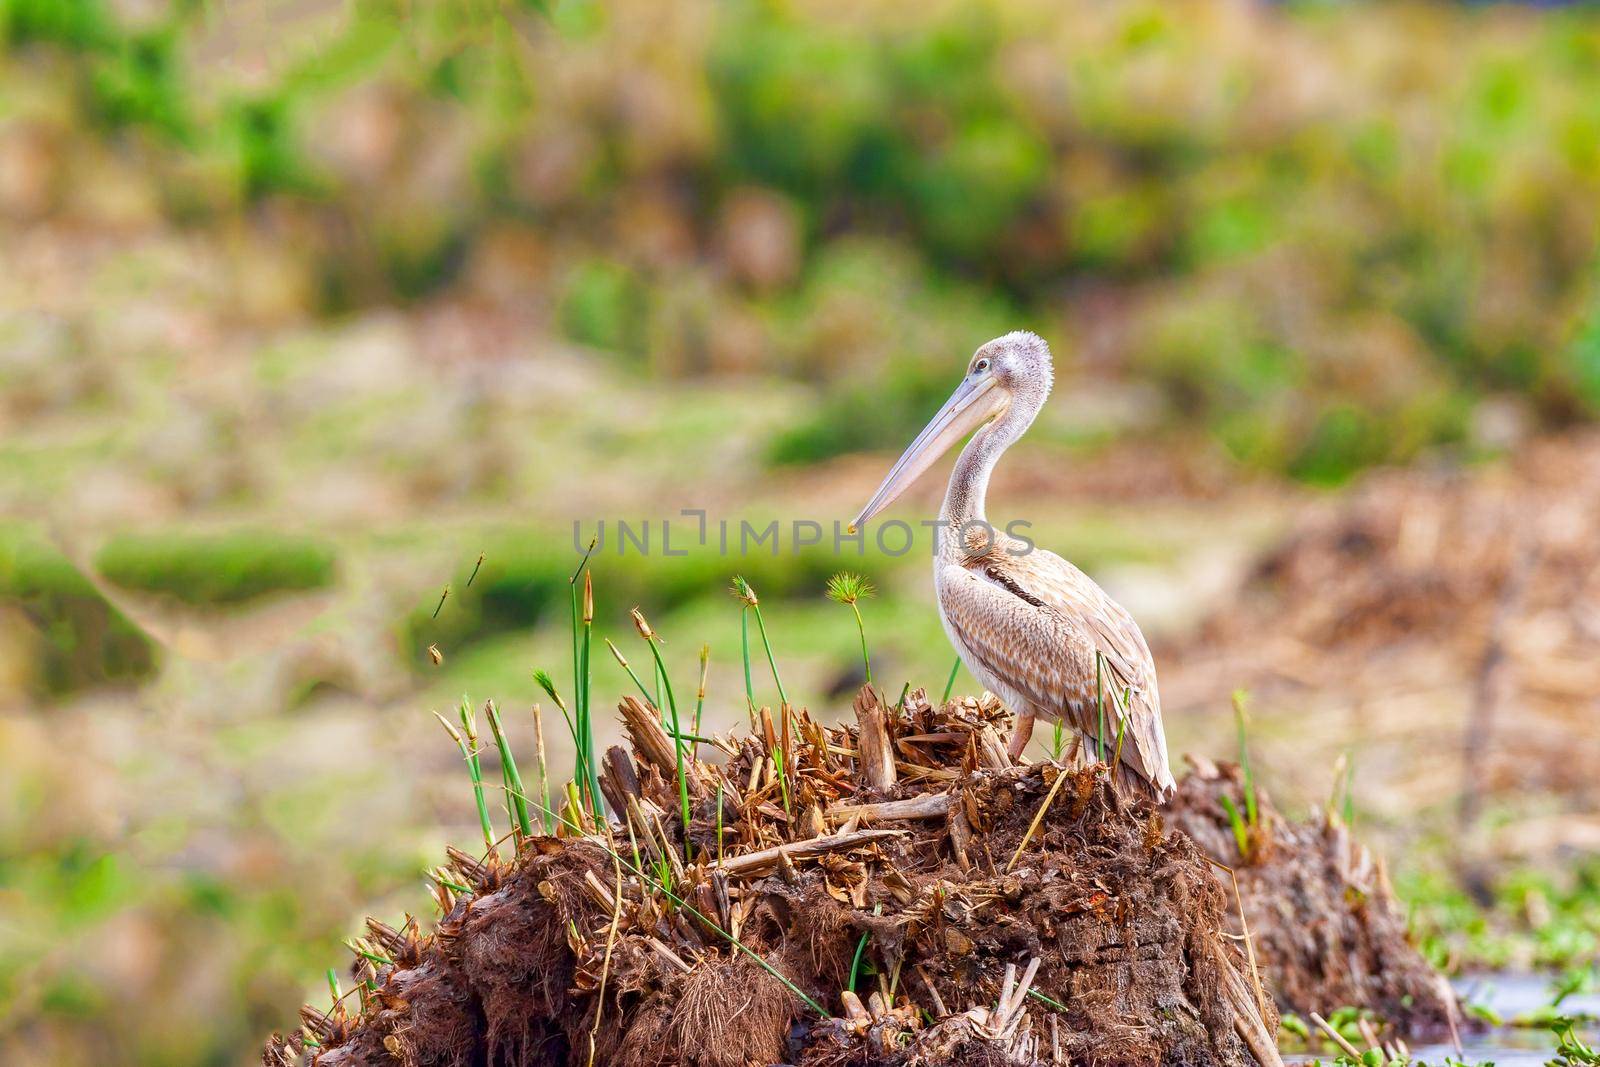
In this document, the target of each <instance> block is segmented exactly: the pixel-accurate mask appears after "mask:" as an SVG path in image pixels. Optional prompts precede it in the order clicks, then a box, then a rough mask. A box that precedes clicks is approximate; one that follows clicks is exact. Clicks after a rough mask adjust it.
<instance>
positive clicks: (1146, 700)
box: [851, 330, 1176, 801]
mask: <svg viewBox="0 0 1600 1067" xmlns="http://www.w3.org/2000/svg"><path fill="white" fill-rule="evenodd" d="M1053 378H1054V372H1053V370H1052V367H1051V361H1050V346H1049V345H1047V344H1045V342H1044V339H1043V338H1042V337H1039V336H1038V335H1037V334H1032V333H1028V332H1026V331H1020V330H1019V331H1017V332H1015V333H1008V334H1006V335H1005V336H1004V337H997V338H995V339H994V340H993V341H990V342H989V343H988V344H986V345H984V346H983V347H982V348H980V349H978V351H977V352H976V353H975V354H974V355H973V357H972V362H971V364H970V365H969V366H968V367H967V373H966V377H964V378H963V379H962V380H961V384H960V385H959V386H958V387H957V388H956V391H955V393H954V394H953V395H952V396H951V397H950V399H949V400H948V401H946V402H945V405H944V407H942V408H940V409H939V413H938V414H937V415H935V416H934V417H933V421H931V422H929V423H928V425H927V426H926V427H924V428H923V431H922V432H921V433H920V434H918V435H917V439H916V440H915V441H913V442H911V447H909V448H907V449H906V451H905V454H904V455H902V456H901V457H900V458H899V460H897V461H896V462H895V465H894V467H893V468H891V469H890V471H889V474H888V476H887V477H885V478H884V480H883V484H882V485H880V486H879V487H878V491H877V492H876V493H875V494H873V497H872V499H871V500H870V501H868V502H867V506H866V507H864V508H862V509H861V514H859V515H857V516H856V519H855V522H854V523H852V524H851V528H852V529H856V528H859V527H861V526H862V525H863V524H865V523H866V522H867V520H869V519H871V518H872V517H873V516H874V515H876V514H878V513H879V512H880V511H882V510H883V509H884V508H886V507H888V506H889V505H890V504H891V503H893V502H894V500H895V499H896V498H898V497H899V496H900V495H901V494H902V493H904V492H905V491H906V490H907V489H908V488H910V487H911V485H912V483H913V482H915V481H916V480H917V478H919V477H920V476H921V475H922V474H923V472H925V471H926V470H927V469H928V468H929V467H931V466H932V465H933V464H934V462H935V461H936V460H938V459H939V457H940V456H942V455H944V454H945V453H946V452H948V451H949V450H950V449H951V448H952V447H953V446H954V445H955V444H956V443H957V442H958V441H960V440H961V439H962V438H963V437H965V436H966V435H967V434H968V433H972V431H973V430H976V431H977V432H976V433H973V434H972V439H971V440H970V441H968V442H967V445H966V447H965V448H963V449H962V450H961V455H960V457H959V458H958V459H957V460H956V465H955V470H953V471H952V472H951V474H950V486H949V488H948V489H946V490H945V496H944V506H943V508H941V510H940V513H939V518H940V520H941V525H940V527H939V532H938V547H937V550H936V551H935V553H934V560H933V585H934V589H935V591H936V592H937V594H938V600H939V617H940V619H941V620H943V622H944V628H945V632H946V633H947V634H949V635H950V640H951V642H952V643H953V644H954V645H955V646H956V650H957V651H958V652H959V653H960V655H961V659H962V662H964V663H965V664H966V665H967V669H968V670H970V671H971V672H972V674H973V676H974V677H975V678H977V679H978V681H980V682H981V683H983V685H984V686H985V687H986V688H987V689H988V690H989V691H990V692H992V693H994V694H996V695H997V696H999V697H1000V699H1002V700H1003V701H1005V703H1006V706H1007V707H1009V708H1010V709H1011V711H1012V712H1013V713H1014V714H1015V715H1016V717H1017V725H1016V729H1015V731H1014V732H1013V734H1012V737H1011V745H1010V750H1011V756H1012V758H1013V759H1016V758H1017V757H1019V756H1021V755H1022V750H1023V748H1024V747H1025V746H1026V745H1027V743H1028V738H1029V737H1030V736H1031V735H1032V733H1033V723H1034V719H1035V718H1036V717H1038V716H1043V717H1044V718H1046V719H1050V720H1053V721H1054V720H1060V721H1062V722H1065V723H1066V724H1067V725H1068V726H1070V727H1071V728H1072V729H1073V730H1074V731H1076V732H1077V734H1078V736H1079V737H1081V738H1082V739H1083V741H1084V743H1085V744H1086V745H1087V746H1088V747H1089V748H1090V750H1091V751H1094V750H1095V746H1096V745H1097V744H1103V745H1104V752H1103V757H1104V758H1105V759H1106V761H1107V762H1111V761H1112V759H1113V752H1114V751H1115V746H1116V739H1117V738H1118V737H1119V736H1122V745H1121V754H1120V760H1119V761H1118V762H1117V766H1116V767H1115V773H1116V775H1117V778H1118V780H1119V782H1121V783H1124V784H1128V785H1133V786H1136V787H1138V788H1140V789H1141V790H1143V791H1144V792H1146V793H1148V794H1149V795H1150V796H1151V797H1153V798H1155V799H1156V800H1157V801H1163V800H1165V799H1166V798H1167V797H1168V796H1170V795H1171V793H1172V790H1173V789H1175V788H1176V783H1175V782H1174V781H1173V779H1172V770H1171V768H1170V767H1168V766H1167V742H1166V737H1165V736H1164V735H1163V733H1162V729H1161V697H1160V695H1159V693H1158V692H1157V690H1156V669H1155V663H1154V662H1152V660H1151V658H1150V648H1149V646H1148V645H1147V644H1145V640H1144V635H1143V634H1142V633H1140V632H1139V626H1138V624H1137V623H1135V622H1134V621H1133V617H1132V616H1131V615H1129V614H1128V612H1127V611H1126V610H1125V609H1124V608H1123V607H1122V605H1120V604H1118V603H1117V602H1116V601H1114V600H1112V599H1111V598H1110V597H1109V596H1107V595H1106V593H1105V591H1104V590H1103V589H1101V588H1100V587H1099V586H1098V585H1096V584H1095V583H1094V582H1093V580H1091V579H1090V578H1089V576H1088V575H1086V574H1084V573H1083V572H1082V571H1080V570H1079V569H1078V568H1077V567H1074V566H1073V565H1072V564H1070V563H1068V562H1067V561H1066V560H1064V559H1062V558H1061V557H1060V556H1058V555H1056V554H1055V553H1053V552H1047V551H1045V550H1043V549H1038V548H1034V547H1033V546H1032V545H1031V543H1030V542H1027V541H1024V540H1020V539H1018V538H1014V537H1011V536H1008V535H1007V534H1004V533H1001V532H1000V531H998V530H996V529H994V527H992V526H991V525H990V524H989V522H988V520H987V518H986V517H985V515H984V496H985V494H986V493H987V492H988V488H989V475H990V473H991V472H993V470H994V467H995V464H996V463H997V462H999V459H1000V457H1001V455H1002V454H1004V452H1005V450H1006V449H1007V448H1009V447H1010V446H1011V444H1012V443H1013V442H1015V441H1016V440H1017V439H1018V438H1019V437H1021V436H1022V435H1023V433H1025V432H1026V431H1027V429H1028V427H1029V425H1031V424H1032V422H1033V420H1034V417H1035V416H1036V415H1038V414H1039V410H1040V409H1041V408H1042V407H1044V402H1045V399H1046V398H1047V397H1049V395H1050V384H1051V381H1052V380H1053ZM1124 703H1126V710H1124ZM1102 709H1103V714H1102Z"/></svg>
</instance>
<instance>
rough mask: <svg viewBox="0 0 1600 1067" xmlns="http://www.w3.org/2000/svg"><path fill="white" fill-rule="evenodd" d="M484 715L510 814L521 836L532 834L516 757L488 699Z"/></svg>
mask: <svg viewBox="0 0 1600 1067" xmlns="http://www.w3.org/2000/svg"><path fill="white" fill-rule="evenodd" d="M483 712H484V717H485V718H487V719H488V720H489V732H490V733H492V734H493V735H494V743H495V747H496V748H498V749H499V750H500V773H501V775H502V776H503V777H504V778H505V783H506V791H507V793H508V794H509V800H510V805H511V814H512V815H513V816H514V817H515V818H516V820H517V832H518V833H520V834H521V835H522V836H523V837H532V836H533V823H532V821H531V820H530V819H529V818H528V801H527V799H526V793H525V792H524V790H523V788H522V774H521V773H520V772H519V771H518V770H517V758H516V756H515V755H513V754H512V752H511V741H510V739H508V738H507V737H506V731H505V727H504V726H503V725H502V724H501V722H500V709H498V708H496V707H495V706H494V701H492V700H491V701H489V702H488V703H487V704H485V705H484V706H483Z"/></svg>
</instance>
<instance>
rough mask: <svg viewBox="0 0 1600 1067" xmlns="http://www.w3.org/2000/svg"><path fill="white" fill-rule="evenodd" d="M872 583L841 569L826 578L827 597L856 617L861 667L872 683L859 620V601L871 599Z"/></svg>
mask: <svg viewBox="0 0 1600 1067" xmlns="http://www.w3.org/2000/svg"><path fill="white" fill-rule="evenodd" d="M874 592H875V591H874V590H873V588H872V583H871V582H869V581H867V580H866V579H865V578H863V577H861V575H859V574H849V573H847V572H843V571H841V572H840V573H838V574H835V575H834V576H833V577H832V578H829V579H828V599H829V600H832V601H833V602H834V603H836V604H844V605H846V606H847V607H849V609H850V610H851V612H852V613H854V615H855V617H856V633H857V634H859V635H860V637H861V667H862V670H864V671H865V672H866V675H867V684H868V685H871V684H872V657H871V656H870V655H869V654H868V652H867V627H866V624H865V623H863V622H862V621H861V607H860V603H859V602H860V601H862V600H868V599H871V597H872V596H873V594H874Z"/></svg>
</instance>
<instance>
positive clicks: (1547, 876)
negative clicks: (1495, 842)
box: [1399, 855, 1600, 971]
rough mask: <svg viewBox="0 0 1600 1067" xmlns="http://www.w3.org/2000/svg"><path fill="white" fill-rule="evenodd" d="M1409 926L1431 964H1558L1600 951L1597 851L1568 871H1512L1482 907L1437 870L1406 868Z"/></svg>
mask: <svg viewBox="0 0 1600 1067" xmlns="http://www.w3.org/2000/svg"><path fill="white" fill-rule="evenodd" d="M1399 889H1400V896H1401V899H1403V900H1405V901H1407V902H1408V904H1409V905H1410V908H1411V927H1412V931H1413V933H1414V935H1415V936H1416V938H1417V940H1418V942H1419V943H1420V945H1421V947H1422V949H1423V952H1424V953H1425V954H1426V955H1427V957H1428V958H1429V959H1430V960H1431V961H1432V962H1433V963H1434V965H1435V966H1438V967H1441V968H1446V969H1448V970H1451V971H1461V970H1475V969H1490V970H1493V969H1508V968H1509V969H1512V970H1518V971H1520V970H1526V969H1528V968H1532V967H1538V968H1550V969H1562V968H1567V967H1572V966H1575V965H1576V966H1582V965H1585V964H1588V963H1591V962H1592V961H1594V960H1595V959H1596V958H1600V858H1596V857H1594V856H1592V855H1591V856H1579V857H1578V858H1577V860H1576V862H1574V863H1572V864H1571V865H1570V866H1569V867H1568V868H1567V869H1566V870H1561V871H1550V870H1542V871H1540V870H1515V869H1513V870H1509V871H1506V872H1503V874H1502V876H1501V877H1500V878H1499V879H1498V880H1497V883H1496V884H1495V885H1494V886H1493V887H1492V891H1493V899H1492V900H1491V901H1490V902H1489V904H1488V905H1487V906H1485V905H1484V904H1482V903H1481V902H1479V901H1477V900H1474V899H1473V898H1472V896H1471V895H1470V894H1469V893H1468V892H1467V891H1466V890H1465V889H1463V888H1462V886H1461V884H1460V882H1459V881H1458V880H1457V879H1456V878H1454V877H1452V876H1451V875H1449V874H1446V873H1444V872H1442V871H1439V870H1411V871H1408V872H1407V873H1406V874H1405V875H1404V876H1403V877H1402V879H1401V881H1400V884H1399Z"/></svg>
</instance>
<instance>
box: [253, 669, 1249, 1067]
mask: <svg viewBox="0 0 1600 1067" xmlns="http://www.w3.org/2000/svg"><path fill="white" fill-rule="evenodd" d="M619 711H620V712H621V715H622V718H623V722H624V724H625V726H626V728H627V731H628V735H629V738H630V741H631V746H630V749H631V750H629V749H623V748H621V747H614V748H612V749H610V750H609V751H608V752H607V753H606V754H605V757H604V759H603V760H602V761H601V766H600V771H599V788H600V791H601V792H602V794H603V795H604V798H605V800H606V802H607V804H608V805H609V807H610V809H611V811H612V812H613V813H615V818H614V819H613V820H611V821H597V820H594V819H593V818H592V817H591V816H589V815H588V814H587V813H586V811H585V809H584V808H583V807H582V806H581V805H570V804H569V805H568V806H567V807H566V808H565V809H564V814H563V818H562V821H561V823H560V824H559V825H558V828H557V833H556V834H554V835H550V836H535V835H533V834H522V833H517V834H515V836H514V837H513V839H512V843H513V844H514V845H515V846H516V851H515V855H514V856H512V857H509V858H506V857H502V856H501V855H500V854H499V853H498V852H497V851H496V850H494V849H489V850H486V851H485V852H484V853H483V854H481V855H477V856H473V855H469V854H467V853H464V852H461V851H459V850H452V851H451V852H450V854H449V862H448V863H447V864H446V865H445V866H444V867H442V868H440V869H439V870H437V871H436V872H435V873H434V880H435V886H436V895H437V897H438V902H439V904H440V908H441V911H442V918H441V919H440V920H439V923H438V926H437V928H436V930H435V931H434V933H432V934H431V935H424V934H422V933H421V932H420V930H419V927H418V924H417V923H416V921H415V920H410V919H408V920H407V922H406V924H405V925H404V927H403V928H402V929H400V930H394V929H392V928H390V927H387V926H385V925H384V924H382V923H377V922H373V923H371V924H369V936H368V937H367V938H366V939H365V940H363V941H360V942H355V943H353V944H354V945H355V946H356V947H357V949H358V952H357V957H356V967H355V971H354V972H353V973H354V974H355V977H356V979H357V984H356V987H355V989H354V990H353V991H352V995H347V997H346V999H345V1000H344V1001H343V1002H341V1003H340V1004H339V1005H337V1006H336V1007H335V1008H334V1009H333V1010H331V1011H318V1010H315V1009H310V1008H308V1009H306V1011H305V1013H304V1015H303V1021H304V1024H305V1025H304V1027H303V1028H302V1029H301V1030H300V1031H298V1032H297V1033H296V1034H295V1035H293V1036H291V1037H289V1038H282V1037H275V1038H274V1039H273V1041H272V1043H271V1044H270V1045H269V1047H268V1048H267V1050H266V1055H265V1062H266V1063H267V1064H269V1065H270V1067H282V1065H286V1064H289V1063H295V1062H299V1061H302V1060H303V1061H310V1062H314V1063H316V1064H321V1065H327V1067H333V1065H347V1064H369V1063H370V1064H406V1065H419V1067H420V1065H433V1064H448V1065H457V1067H466V1065H469V1064H478V1063H491V1064H517V1065H536V1064H537V1065H556V1064H586V1063H595V1064H618V1065H622V1067H666V1065H672V1064H685V1065H694V1067H744V1065H746V1064H778V1063H790V1064H799V1065H808V1067H824V1065H827V1067H832V1065H840V1067H842V1065H844V1064H907V1065H910V1064H958V1063H959V1064H1060V1063H1068V1062H1078V1063H1095V1062H1098V1063H1113V1062H1114V1063H1119V1064H1159V1063H1176V1062H1181V1063H1189V1064H1239V1065H1243V1064H1276V1063H1277V1062H1278V1056H1277V1052H1276V1047H1275V1043H1274V1035H1275V1033H1276V1027H1277V1018H1276V1013H1275V1011H1274V1009H1273V1008H1272V1007H1271V1005H1270V1002H1268V1000H1267V998H1266V997H1264V996H1261V995H1260V986H1259V984H1258V981H1259V979H1258V976H1257V975H1256V974H1255V973H1253V971H1252V968H1251V965H1250V963H1249V961H1248V960H1247V958H1246V955H1245V953H1244V951H1243V950H1242V948H1241V946H1240V945H1239V944H1238V943H1237V942H1236V941H1235V940H1233V939H1232V938H1230V937H1229V936H1228V935H1227V934H1226V931H1225V924H1226V922H1227V919H1226V916H1227V913H1228V911H1229V908H1230V906H1231V904H1232V901H1231V900H1230V899H1229V898H1228V896H1227V895H1226V894H1225V892H1224V890H1223V887H1222V883H1221V882H1220V881H1219V880H1218V879H1217V877H1216V876H1215V874H1214V871H1213V868H1212V864H1211V861H1210V860H1208V859H1207V857H1206V856H1205V855H1203V854H1202V852H1201V851H1200V849H1199V848H1198V847H1197V846H1196V845H1195V844H1194V843H1193V842H1192V841H1191V840H1190V838H1189V837H1187V836H1185V835H1184V834H1181V833H1168V832H1167V831H1166V830H1165V829H1164V827H1163V825H1162V816H1161V814H1160V813H1159V812H1157V811H1156V810H1155V809H1154V808H1152V807H1150V806H1149V804H1148V803H1146V802H1144V801H1142V800H1134V799H1130V798H1125V797H1123V796H1121V795H1119V794H1118V793H1117V792H1116V791H1115V789H1114V788H1113V787H1112V785H1111V784H1110V783H1109V782H1108V781H1107V778H1106V772H1105V768H1104V767H1103V766H1101V765H1098V764H1095V765H1089V766H1085V767H1077V768H1069V767H1064V766H1061V765H1059V764H1056V763H1049V762H1047V763H1040V764H1031V765H1026V764H1025V765H1013V763H1012V761H1011V760H1010V759H1009V757H1008V756H1007V755H1006V750H1005V744H1004V740H1003V739H1004V737H1005V735H1006V733H1007V731H1008V730H1009V728H1010V726H1009V722H1008V715H1007V713H1006V712H1005V711H1004V710H1003V709H1002V708H1001V707H1000V706H999V704H998V703H997V702H996V701H994V700H993V699H992V698H989V697H985V698H984V699H982V700H973V699H970V698H964V699H957V700H953V701H950V702H948V703H946V704H945V705H944V706H943V707H940V708H935V707H933V706H932V705H930V703H929V702H928V700H927V698H926V696H925V694H924V693H922V692H921V691H917V692H913V693H911V694H909V695H908V696H907V698H906V699H905V701H904V704H903V706H901V705H889V704H887V703H886V702H885V701H884V700H883V699H882V697H881V696H880V695H879V694H878V693H877V692H876V691H875V690H873V689H872V688H871V687H867V688H864V689H863V690H862V691H861V693H860V694H859V696H858V697H857V699H856V701H855V721H854V722H853V723H850V724H848V725H845V726H841V727H829V726H824V725H822V724H821V723H819V722H817V721H816V720H815V719H813V718H812V717H811V716H810V715H809V714H808V713H807V712H806V711H804V710H797V709H794V708H792V707H790V706H788V705H783V706H780V707H779V708H778V709H777V712H776V714H774V713H773V711H772V710H771V709H767V708H763V709H760V710H759V713H758V716H757V719H758V726H757V729H756V730H755V731H754V732H753V734H752V735H751V736H748V737H742V738H722V737H714V738H710V739H708V742H707V743H705V744H702V745H701V746H700V747H701V749H703V750H705V751H707V752H708V753H709V752H715V753H716V757H717V762H713V761H711V760H701V759H698V758H695V756H694V755H693V754H692V752H686V749H687V747H688V746H686V745H684V744H682V743H681V739H679V740H678V741H677V743H675V739H674V738H673V737H672V736H671V734H669V733H668V728H667V727H666V726H664V725H663V722H662V716H661V711H660V709H657V708H655V707H653V706H651V705H650V704H648V703H646V702H645V701H643V700H640V699H636V698H633V697H628V698H626V699H624V700H623V701H622V703H621V705H620V708H619ZM669 721H670V720H669ZM680 767H681V770H680ZM780 768H783V769H786V770H780ZM685 795H687V797H688V805H689V812H690V815H689V819H688V821H687V825H685V822H684V820H683V819H682V817H681V811H682V810H683V806H682V805H683V798H684V796H685ZM528 803H529V804H530V805H532V806H533V807H534V808H537V807H538V805H537V803H535V802H534V800H533V798H528ZM534 822H535V824H537V822H538V820H534Z"/></svg>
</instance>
